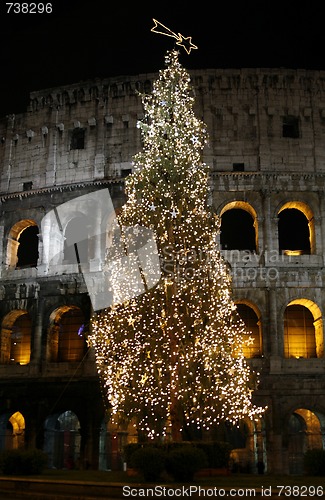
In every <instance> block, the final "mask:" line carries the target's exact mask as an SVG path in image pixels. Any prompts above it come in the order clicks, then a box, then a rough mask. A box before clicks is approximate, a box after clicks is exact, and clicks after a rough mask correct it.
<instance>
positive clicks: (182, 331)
mask: <svg viewBox="0 0 325 500" xmlns="http://www.w3.org/2000/svg"><path fill="white" fill-rule="evenodd" d="M142 102H143V107H144V111H145V117H144V120H143V121H141V122H140V123H139V127H140V129H141V134H142V139H143V150H142V151H141V152H139V153H138V154H137V155H135V157H134V164H133V173H132V174H131V175H130V176H129V177H128V178H127V180H126V182H125V189H126V194H127V202H126V203H125V205H124V206H123V208H122V211H121V213H120V214H119V216H118V225H119V229H120V231H121V235H122V241H123V238H124V239H128V241H129V240H130V239H132V237H136V235H137V234H138V233H139V231H140V229H141V228H148V229H150V230H151V231H152V232H153V233H154V236H155V243H156V246H157V249H158V256H159V261H160V269H161V277H160V279H159V281H158V283H157V284H156V285H155V286H150V276H149V277H148V273H147V274H146V275H145V273H142V278H143V284H144V293H142V294H140V295H137V296H136V297H133V298H129V299H128V300H125V301H124V302H119V297H122V296H123V291H121V286H122V285H121V281H120V280H118V273H119V272H120V271H121V270H120V269H117V270H116V281H115V285H114V273H113V278H112V288H113V290H112V293H113V296H114V295H115V300H114V302H115V303H114V305H113V306H112V307H110V308H108V309H105V310H102V311H100V312H98V313H97V314H96V315H95V316H94V318H93V328H92V334H91V343H92V345H93V346H94V348H95V352H96V361H97V366H98V371H99V375H100V377H101V379H102V381H103V384H104V391H105V397H106V398H107V400H108V402H109V405H110V408H111V413H112V418H113V419H115V420H117V421H120V422H127V421H130V420H131V419H133V421H135V422H136V423H137V427H138V430H139V431H141V432H142V433H143V434H145V435H146V436H148V437H150V438H161V437H163V436H165V435H166V433H168V432H169V430H170V428H171V434H172V438H173V439H174V440H180V439H181V434H182V431H183V430H184V428H185V426H189V427H191V428H193V427H195V428H198V429H209V428H211V426H213V425H214V424H215V423H219V422H220V421H229V422H232V423H234V424H236V423H238V422H239V421H240V420H241V419H242V418H244V417H246V416H248V417H249V418H258V417H259V416H260V415H261V414H262V412H263V410H262V409H261V408H257V407H255V406H254V405H253V404H252V392H253V389H254V387H255V385H256V377H255V374H254V373H252V372H251V370H250V368H249V366H248V365H247V363H246V360H245V358H244V356H243V347H244V343H245V339H247V338H248V337H249V336H248V335H247V333H246V331H245V327H244V324H243V323H242V322H241V320H240V319H239V317H238V315H237V314H236V306H235V305H234V302H233V300H232V292H231V277H230V274H229V271H228V268H227V265H226V263H225V262H224V261H223V259H222V257H221V255H220V252H219V251H218V249H217V247H216V238H217V235H218V232H219V226H220V222H219V218H218V217H217V216H216V215H214V214H213V213H212V211H211V209H210V207H209V205H208V194H209V170H208V168H207V166H206V165H205V164H204V163H203V162H202V154H203V148H204V146H205V144H206V142H207V132H206V127H205V125H204V123H202V122H201V121H200V120H198V119H197V118H196V117H195V114H194V111H193V105H194V97H193V95H192V89H191V86H190V77H189V74H188V73H187V72H186V70H185V69H184V68H183V67H182V66H181V64H180V63H179V59H178V52H177V51H175V50H173V51H171V52H168V53H167V56H166V68H165V69H164V70H161V71H160V73H159V77H158V79H157V80H156V82H155V83H154V85H153V90H152V93H151V94H150V95H143V96H142ZM131 229H132V231H131ZM134 234H135V236H132V235H134ZM110 251H111V256H112V252H113V253H114V244H112V248H111V249H110ZM150 252H152V247H151V246H150V245H148V248H147V258H148V260H150V258H151V255H150ZM110 258H111V257H110ZM108 260H109V259H108ZM140 272H141V266H140Z"/></svg>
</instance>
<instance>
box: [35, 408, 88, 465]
mask: <svg viewBox="0 0 325 500" xmlns="http://www.w3.org/2000/svg"><path fill="white" fill-rule="evenodd" d="M80 442H81V435H80V422H79V420H78V417H77V415H76V414H75V413H74V412H72V411H70V410H67V411H65V412H63V413H61V414H59V413H56V414H55V415H50V416H49V417H48V418H47V419H46V421H45V425H44V451H45V453H47V455H48V458H49V463H48V465H49V467H50V468H56V469H63V468H64V469H75V468H79V462H80Z"/></svg>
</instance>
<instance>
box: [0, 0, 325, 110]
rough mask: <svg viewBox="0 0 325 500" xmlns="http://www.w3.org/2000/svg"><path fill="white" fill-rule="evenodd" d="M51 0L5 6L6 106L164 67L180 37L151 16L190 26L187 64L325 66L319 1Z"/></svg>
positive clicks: (1, 81)
mask: <svg viewBox="0 0 325 500" xmlns="http://www.w3.org/2000/svg"><path fill="white" fill-rule="evenodd" d="M30 3H32V2H30ZM44 3H46V2H44ZM52 4H53V13H52V14H13V13H11V14H7V12H6V10H7V8H8V6H6V2H5V1H4V0H1V4H0V22H1V25H0V39H1V45H0V46H1V72H0V75H1V76H0V91H1V100H0V116H4V115H6V114H10V113H20V112H24V111H25V110H26V107H27V104H28V96H29V92H31V91H33V90H40V89H45V88H49V87H55V86H59V85H64V84H69V83H77V82H79V81H81V80H87V79H92V78H96V77H109V76H117V75H127V74H138V73H147V72H153V71H157V70H159V69H160V68H162V67H163V66H164V55H165V52H166V50H168V49H171V48H173V47H174V40H173V39H172V38H168V37H164V36H161V35H157V34H154V33H152V32H151V31H150V30H151V28H152V27H153V22H152V18H156V19H157V20H158V21H160V22H161V23H163V24H164V25H166V26H167V27H168V28H170V29H171V30H172V31H174V32H180V33H182V34H183V35H184V36H192V40H193V43H194V44H196V45H198V47H199V48H198V50H194V51H192V52H191V54H190V55H187V54H186V53H185V52H184V51H183V52H182V55H181V63H182V64H183V65H184V66H185V67H186V68H187V69H189V70H190V69H192V68H195V69H204V68H241V67H242V68H244V67H246V68H247V67H263V68H271V67H286V68H306V69H324V70H325V30H324V28H323V14H322V12H321V10H320V9H321V2H313V1H310V2H293V1H287V2H285V1H283V2H275V1H265V0H264V1H263V0H261V1H259V2H255V1H254V2H244V1H241V2H239V3H238V4H237V3H236V2H228V1H227V0H224V1H223V2H220V1H216V0H214V1H212V2H197V3H196V4H194V5H193V7H189V3H188V2H186V1H183V2H177V1H174V2H162V1H160V2H156V1H151V2H141V0H138V1H137V2H125V1H124V2H122V1H120V0H114V2H113V1H112V0H88V1H85V0H53V1H52ZM212 6H213V9H212V10H211V7H212ZM181 50H182V49H181Z"/></svg>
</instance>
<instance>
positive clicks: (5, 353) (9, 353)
mask: <svg viewBox="0 0 325 500" xmlns="http://www.w3.org/2000/svg"><path fill="white" fill-rule="evenodd" d="M31 325H32V322H31V318H30V316H29V314H28V312H27V311H25V310H15V311H11V312H10V313H8V314H7V315H6V316H5V318H4V319H3V322H2V325H1V363H12V364H19V365H27V364H28V363H29V362H30V354H31Z"/></svg>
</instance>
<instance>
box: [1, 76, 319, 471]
mask: <svg viewBox="0 0 325 500" xmlns="http://www.w3.org/2000/svg"><path fill="white" fill-rule="evenodd" d="M191 77H192V84H193V88H194V92H195V99H196V101H195V102H196V104H195V106H196V108H195V111H196V114H197V116H198V117H199V118H202V119H203V120H204V122H205V123H206V125H207V129H208V133H209V144H208V146H207V147H206V149H205V151H204V161H205V162H206V163H207V164H208V165H209V166H210V167H211V196H210V202H211V204H212V207H213V209H214V210H215V212H216V213H217V214H219V215H220V216H221V218H222V233H221V236H220V240H221V245H222V251H223V253H224V256H225V258H226V259H227V260H228V261H229V265H230V267H231V269H232V274H233V285H234V298H235V300H236V302H237V303H238V304H239V306H240V307H241V309H239V310H240V311H241V312H243V314H246V316H245V317H246V319H247V318H248V320H247V321H249V322H250V325H251V326H252V328H253V330H254V338H255V341H256V342H255V344H256V345H255V347H254V351H251V354H250V355H249V354H248V356H249V357H250V361H249V362H250V363H251V364H252V365H253V366H254V367H255V368H256V369H257V370H259V372H260V386H259V389H258V390H257V391H256V393H255V398H256V402H257V403H259V404H267V405H268V407H269V410H268V412H267V413H266V416H265V419H264V421H263V422H260V423H259V424H258V425H256V426H255V427H254V426H252V425H250V424H247V439H246V447H245V450H240V449H238V450H237V455H236V457H237V459H238V461H239V462H240V464H241V466H243V467H248V465H250V466H251V468H253V469H254V467H255V463H256V461H257V460H258V459H263V460H264V461H265V462H266V463H267V467H268V470H270V471H272V472H283V471H287V472H292V473H294V472H299V471H301V468H302V455H303V452H304V451H305V450H306V449H307V448H308V447H313V446H324V441H325V438H324V434H325V361H324V330H323V319H322V318H323V314H324V311H325V294H324V251H325V201H324V200H325V196H324V188H325V72H318V71H305V70H286V69H242V70H220V69H218V70H203V71H198V70H196V71H192V72H191ZM155 78H156V75H153V74H150V75H139V76H133V77H126V76H123V77H118V78H110V79H106V80H105V79H104V80H93V81H88V82H82V83H79V84H75V85H69V86H65V87H60V88H52V89H47V90H44V91H38V92H32V93H31V96H30V104H29V107H28V109H27V111H26V112H25V113H23V114H21V115H17V116H14V115H11V116H8V117H6V118H3V119H2V120H1V121H0V139H1V144H0V169H1V170H0V172H1V173H0V175H1V177H0V210H1V214H0V235H1V241H2V245H1V246H0V253H1V262H2V264H1V270H0V279H1V283H0V299H1V302H0V322H1V334H0V447H2V448H4V447H13V446H18V445H21V443H23V442H24V443H25V444H27V445H28V446H30V447H31V446H35V445H37V446H44V448H45V449H46V450H47V451H48V452H49V454H50V457H51V460H52V465H54V466H64V464H65V463H66V460H67V459H68V458H69V457H68V456H66V455H65V454H64V452H63V451H62V450H63V449H65V450H68V453H69V454H70V455H72V458H73V459H74V460H75V462H78V464H80V466H88V465H90V466H92V467H98V466H99V467H101V468H105V467H108V466H117V465H118V464H117V458H118V451H119V446H120V444H121V442H122V441H121V440H123V439H125V434H122V433H120V432H116V429H109V433H107V432H106V423H105V419H104V413H105V412H104V407H103V403H102V398H101V391H100V386H99V382H98V378H97V374H96V368H95V365H94V355H93V353H92V352H91V350H89V349H88V348H87V345H86V344H83V343H82V342H84V341H83V340H80V338H81V339H83V337H82V335H79V336H75V337H72V336H71V335H72V333H71V332H72V327H71V325H74V328H75V330H78V332H79V331H86V329H87V328H88V327H89V324H88V323H89V318H90V316H91V304H90V300H89V297H88V294H87V289H86V286H85V283H84V281H83V279H82V277H81V275H80V274H79V273H78V269H77V266H76V265H75V264H73V263H71V262H70V261H69V255H68V252H67V251H66V250H65V246H64V245H65V244H64V238H67V234H68V231H69V224H70V223H72V219H78V218H79V219H80V218H81V219H82V220H83V221H84V225H85V228H86V229H85V230H86V231H87V230H88V229H89V228H90V227H91V224H93V223H94V220H95V219H94V220H92V219H91V218H89V217H88V218H87V217H86V215H85V214H82V213H81V211H80V210H79V211H78V210H76V212H75V213H74V214H72V215H71V220H70V221H69V220H66V221H65V227H62V228H61V230H62V235H60V234H59V233H58V234H57V233H55V231H54V230H53V227H51V228H50V227H48V228H47V230H46V231H45V232H43V231H42V220H43V218H44V216H45V215H46V214H48V213H49V212H50V211H51V210H53V209H55V208H56V207H58V206H59V205H61V204H62V203H65V202H67V201H69V200H72V199H74V198H77V197H79V196H82V195H84V194H87V193H90V192H94V191H97V190H99V189H108V190H109V192H110V194H111V197H112V199H113V203H114V206H115V208H119V207H120V206H121V205H122V204H123V202H124V200H125V197H124V191H123V185H124V180H123V179H124V178H125V176H127V175H128V174H129V173H130V172H131V171H132V155H133V154H135V153H137V152H138V151H139V150H140V149H141V147H142V146H141V139H140V134H139V130H138V128H137V126H136V125H137V121H138V120H139V119H141V118H142V116H143V111H142V106H141V100H140V97H139V95H138V92H149V91H150V89H151V85H152V82H153V80H154V79H155ZM292 214H295V216H298V215H300V216H301V221H302V222H301V223H297V224H296V225H295V224H294V222H293V219H290V217H292ZM244 216H245V217H246V218H247V217H248V219H249V221H248V222H247V224H248V225H245V224H246V222H245V223H244V222H242V225H239V227H240V228H241V231H239V232H240V233H241V237H242V242H241V244H240V245H239V247H240V248H236V245H235V244H234V243H231V241H230V239H227V238H228V236H227V235H228V234H230V233H231V227H233V230H234V231H236V229H235V228H236V227H237V226H236V224H237V222H238V220H239V219H240V217H244ZM285 216H286V217H289V219H288V218H287V219H285ZM227 217H228V218H227ZM240 220H241V219H240ZM242 220H243V221H244V218H243V219H242ZM245 220H246V219H245ZM290 220H291V222H290ZM295 220H296V219H295ZM236 221H237V222H236ZM288 221H289V222H288ZM281 224H282V226H281ZM283 224H284V226H283ZM285 224H287V226H285ZM299 224H301V225H299ZM283 227H284V229H283ZM33 228H34V229H33ZM292 228H294V231H292ZM32 231H34V233H35V234H36V236H35V235H34V236H33V238H34V241H35V238H36V247H37V252H38V254H37V255H36V257H35V259H36V262H32V261H30V262H28V257H27V263H26V261H25V260H24V257H23V256H22V253H21V252H22V249H23V247H24V246H25V245H30V246H29V254H31V253H32V250H31V248H32V246H31V245H32V244H31V243H30V242H29V243H25V242H24V240H23V236H24V235H26V234H28V232H30V234H32ZM229 231H230V232H229ZM250 232H251V233H252V235H253V236H252V238H251V240H250V241H248V236H247V235H248V234H249V233H250ZM300 233H301V235H302V234H303V233H304V234H307V240H308V241H307V244H305V246H304V248H300V246H299V243H297V242H296V241H297V239H298V241H299V236H300ZM246 236H247V238H246V240H245V237H246ZM31 237H32V236H31ZM60 238H61V240H60ZM229 238H230V236H229ZM290 238H291V240H290ZM293 240H295V243H294V242H293ZM30 241H31V240H30ZM55 245H58V248H61V249H62V252H61V254H60V255H59V256H58V261H57V265H56V266H50V265H49V252H50V249H51V247H52V248H53V246H55ZM60 245H61V247H60ZM301 245H302V246H303V244H302V236H301ZM306 245H307V246H306ZM88 252H89V254H88V258H89V265H90V267H91V266H93V267H94V268H95V267H96V266H97V267H96V269H97V268H100V266H101V263H102V262H101V258H102V257H101V254H100V252H98V251H96V249H94V248H88ZM27 254H28V252H27ZM30 258H31V257H30ZM25 259H26V258H25ZM35 259H34V260H35ZM98 266H99V267H98ZM254 318H255V319H254ZM299 318H300V319H299ZM301 318H303V322H304V325H303V326H302V323H301V321H302V319H301ZM69 325H70V326H69ZM80 329H81V330H80ZM17 332H18V333H17ZM15 335H16V337H17V339H18V342H16V343H15V338H16V337H15ZM63 338H65V339H67V340H65V341H62V340H60V339H63ZM24 339H25V340H24ZM26 339H27V340H26ZM69 339H70V340H69ZM69 342H70V343H69ZM17 360H18V361H17ZM76 422H77V423H76ZM69 425H70V427H69ZM58 428H59V429H60V430H61V434H60V436H61V437H60V436H58ZM64 429H65V431H64ZM68 431H69V432H68ZM63 435H64V436H65V437H63ZM64 440H65V441H64ZM55 443H56V444H55ZM58 443H59V444H58ZM60 446H61V448H62V449H61V448H60ZM55 447H56V448H55ZM54 448H55V449H56V450H58V449H59V451H56V452H54V451H53V450H54ZM60 450H61V451H60ZM108 456H109V458H108Z"/></svg>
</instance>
